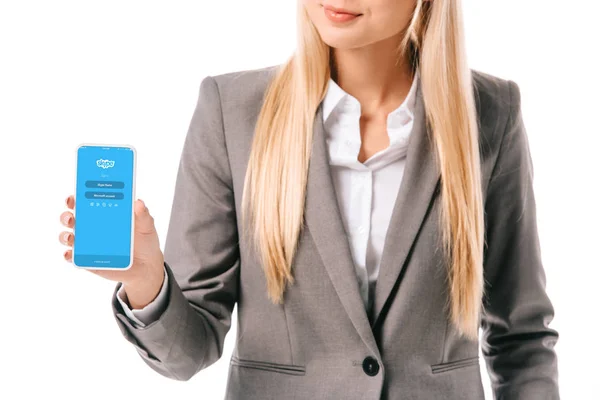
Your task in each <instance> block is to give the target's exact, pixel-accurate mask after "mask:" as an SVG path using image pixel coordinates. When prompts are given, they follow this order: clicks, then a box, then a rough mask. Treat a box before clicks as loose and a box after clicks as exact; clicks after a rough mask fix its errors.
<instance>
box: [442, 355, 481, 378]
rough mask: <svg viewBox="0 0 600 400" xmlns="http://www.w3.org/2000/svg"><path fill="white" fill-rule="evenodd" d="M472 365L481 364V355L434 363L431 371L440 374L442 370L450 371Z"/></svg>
mask: <svg viewBox="0 0 600 400" xmlns="http://www.w3.org/2000/svg"><path fill="white" fill-rule="evenodd" d="M471 365H479V356H478V355H477V356H475V357H469V358H463V359H460V360H455V361H449V362H445V363H440V364H432V365H431V372H432V373H434V374H438V373H440V372H445V371H450V370H453V369H457V368H464V367H469V366H471Z"/></svg>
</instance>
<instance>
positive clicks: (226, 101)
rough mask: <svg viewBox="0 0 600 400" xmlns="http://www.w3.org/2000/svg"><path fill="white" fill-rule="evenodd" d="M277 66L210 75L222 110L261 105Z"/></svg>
mask: <svg viewBox="0 0 600 400" xmlns="http://www.w3.org/2000/svg"><path fill="white" fill-rule="evenodd" d="M278 67H279V65H271V66H267V67H263V68H257V69H249V70H240V71H232V72H226V73H222V74H218V75H212V76H209V77H206V78H205V79H210V80H212V81H214V83H215V84H216V87H217V90H218V94H219V97H220V99H221V102H222V105H223V106H224V108H229V107H230V106H234V107H240V106H246V105H250V104H253V103H261V102H262V98H263V96H264V94H265V91H266V89H267V87H268V85H269V83H270V81H271V79H272V78H273V77H274V75H275V73H276V72H277V69H278Z"/></svg>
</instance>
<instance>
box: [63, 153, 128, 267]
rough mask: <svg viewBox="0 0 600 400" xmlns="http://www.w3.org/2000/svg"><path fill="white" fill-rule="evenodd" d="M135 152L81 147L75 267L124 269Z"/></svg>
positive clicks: (76, 203) (77, 185)
mask: <svg viewBox="0 0 600 400" xmlns="http://www.w3.org/2000/svg"><path fill="white" fill-rule="evenodd" d="M134 161H135V160H134V151H133V150H132V149H130V148H127V147H106V146H81V147H80V148H79V149H78V153H77V184H76V202H75V229H74V233H75V246H74V253H75V254H74V255H73V261H74V263H75V265H78V266H85V267H100V268H125V267H127V266H128V265H129V260H130V256H131V251H132V248H131V228H132V222H131V219H132V213H133V210H132V201H133V200H132V197H133V170H134Z"/></svg>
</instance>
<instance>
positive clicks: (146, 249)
mask: <svg viewBox="0 0 600 400" xmlns="http://www.w3.org/2000/svg"><path fill="white" fill-rule="evenodd" d="M66 204H67V207H68V208H69V209H70V210H73V209H74V208H75V197H74V196H73V195H70V196H69V197H67V199H66ZM134 212H135V232H134V239H133V241H134V246H133V264H132V266H131V268H129V269H127V270H121V271H119V270H114V271H113V270H103V269H89V268H86V270H87V271H90V272H92V273H94V274H96V275H99V276H101V277H103V278H105V279H108V280H111V281H116V282H122V283H123V288H124V290H125V293H126V294H127V300H128V302H129V304H130V306H131V307H132V308H136V309H138V308H143V307H144V306H145V305H146V304H148V303H150V302H151V301H152V300H154V298H155V297H156V295H157V294H158V292H159V291H160V288H161V287H162V284H163V280H164V258H163V253H162V251H161V250H160V243H159V239H158V234H157V232H156V228H155V226H154V218H153V217H152V215H150V213H149V211H148V208H147V207H146V205H145V204H144V202H143V201H142V200H139V199H138V200H136V201H135V204H134ZM60 221H61V223H62V224H63V225H64V226H66V227H67V228H73V227H74V226H75V216H74V215H73V213H72V212H71V211H65V212H63V213H62V214H61V215H60ZM59 240H60V242H61V243H62V244H64V245H66V246H69V247H70V248H69V249H67V250H66V251H65V252H64V255H63V256H64V258H65V260H67V261H69V262H73V249H72V248H73V243H74V241H75V234H74V233H73V232H72V231H62V232H61V233H60V236H59Z"/></svg>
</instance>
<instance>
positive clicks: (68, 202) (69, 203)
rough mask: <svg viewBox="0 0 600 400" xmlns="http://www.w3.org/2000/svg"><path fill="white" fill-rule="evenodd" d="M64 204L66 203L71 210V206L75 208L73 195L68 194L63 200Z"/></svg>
mask: <svg viewBox="0 0 600 400" xmlns="http://www.w3.org/2000/svg"><path fill="white" fill-rule="evenodd" d="M65 204H66V205H67V207H68V208H70V209H71V210H72V209H73V208H75V196H73V195H70V196H69V197H67V198H66V200H65Z"/></svg>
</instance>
